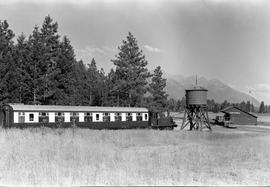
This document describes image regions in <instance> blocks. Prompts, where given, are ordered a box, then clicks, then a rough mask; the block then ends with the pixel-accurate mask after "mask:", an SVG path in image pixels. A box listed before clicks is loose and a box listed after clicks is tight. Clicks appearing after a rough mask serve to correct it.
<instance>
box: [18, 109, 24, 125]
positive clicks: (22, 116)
mask: <svg viewBox="0 0 270 187" xmlns="http://www.w3.org/2000/svg"><path fill="white" fill-rule="evenodd" d="M24 121H25V117H24V112H19V123H24Z"/></svg>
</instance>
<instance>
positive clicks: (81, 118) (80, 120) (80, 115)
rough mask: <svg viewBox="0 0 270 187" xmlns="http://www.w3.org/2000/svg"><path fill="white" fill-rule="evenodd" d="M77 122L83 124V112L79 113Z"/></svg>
mask: <svg viewBox="0 0 270 187" xmlns="http://www.w3.org/2000/svg"><path fill="white" fill-rule="evenodd" d="M79 122H84V113H83V112H80V113H79Z"/></svg>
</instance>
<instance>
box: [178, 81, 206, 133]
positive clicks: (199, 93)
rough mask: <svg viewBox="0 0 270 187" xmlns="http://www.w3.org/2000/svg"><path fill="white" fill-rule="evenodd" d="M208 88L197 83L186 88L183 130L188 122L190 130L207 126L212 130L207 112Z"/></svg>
mask: <svg viewBox="0 0 270 187" xmlns="http://www.w3.org/2000/svg"><path fill="white" fill-rule="evenodd" d="M207 91H208V90H207V89H205V88H203V87H201V86H198V85H197V79H196V86H193V87H192V88H190V89H187V90H186V106H185V114H184V118H183V123H182V126H181V130H182V129H184V128H185V127H186V126H187V125H188V124H189V125H190V130H202V129H203V127H207V128H208V129H209V130H211V125H210V123H209V117H208V112H207Z"/></svg>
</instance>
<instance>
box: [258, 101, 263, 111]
mask: <svg viewBox="0 0 270 187" xmlns="http://www.w3.org/2000/svg"><path fill="white" fill-rule="evenodd" d="M259 113H264V102H263V101H262V102H261V104H260V108H259Z"/></svg>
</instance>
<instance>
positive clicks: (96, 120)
mask: <svg viewBox="0 0 270 187" xmlns="http://www.w3.org/2000/svg"><path fill="white" fill-rule="evenodd" d="M97 114H99V119H97V118H96V117H97ZM100 121H103V113H95V112H94V113H93V122H100Z"/></svg>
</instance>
